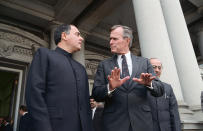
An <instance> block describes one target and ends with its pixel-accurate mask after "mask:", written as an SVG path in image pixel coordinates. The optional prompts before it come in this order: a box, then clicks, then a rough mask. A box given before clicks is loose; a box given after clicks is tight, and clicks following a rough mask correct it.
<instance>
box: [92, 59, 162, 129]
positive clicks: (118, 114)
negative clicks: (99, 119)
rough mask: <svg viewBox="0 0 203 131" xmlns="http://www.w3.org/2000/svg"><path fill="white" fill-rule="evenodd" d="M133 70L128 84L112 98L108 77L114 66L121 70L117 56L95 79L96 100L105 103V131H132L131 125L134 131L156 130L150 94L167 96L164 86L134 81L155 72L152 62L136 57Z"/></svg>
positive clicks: (119, 88)
mask: <svg viewBox="0 0 203 131" xmlns="http://www.w3.org/2000/svg"><path fill="white" fill-rule="evenodd" d="M132 65H133V71H132V75H131V79H130V80H129V82H128V84H126V83H125V84H123V85H122V86H120V87H118V88H117V89H116V90H115V91H114V92H113V93H112V95H111V96H108V93H107V92H108V90H107V84H108V79H107V76H108V75H110V74H111V70H112V69H114V67H119V66H118V63H117V56H116V55H115V56H113V57H112V58H109V59H107V60H104V61H102V62H101V63H100V64H99V66H98V68H97V73H96V76H95V80H94V87H93V92H92V94H93V97H94V98H95V100H96V101H98V102H100V101H105V106H104V111H103V124H104V129H103V131H128V130H129V127H130V125H131V127H132V129H133V131H152V128H153V125H152V115H151V109H150V107H149V102H148V99H147V92H150V93H151V94H153V95H155V96H161V95H162V94H163V88H162V86H163V85H162V83H161V82H160V81H159V80H158V79H156V80H154V81H153V87H154V89H153V90H151V89H149V88H148V87H146V86H144V85H141V84H138V83H136V82H134V81H132V78H134V77H136V78H139V77H140V74H141V73H152V74H153V75H155V74H154V72H153V68H152V66H151V64H150V63H149V60H148V59H146V58H142V57H137V56H134V55H132Z"/></svg>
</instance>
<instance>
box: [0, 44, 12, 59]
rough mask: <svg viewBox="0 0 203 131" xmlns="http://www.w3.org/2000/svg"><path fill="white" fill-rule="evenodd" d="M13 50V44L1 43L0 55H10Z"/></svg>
mask: <svg viewBox="0 0 203 131" xmlns="http://www.w3.org/2000/svg"><path fill="white" fill-rule="evenodd" d="M12 52H13V46H12V45H8V46H7V45H5V44H0V57H6V56H10V55H11V54H12Z"/></svg>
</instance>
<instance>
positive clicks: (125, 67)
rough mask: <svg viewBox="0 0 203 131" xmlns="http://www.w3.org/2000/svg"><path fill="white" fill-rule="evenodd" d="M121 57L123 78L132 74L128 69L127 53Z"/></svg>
mask: <svg viewBox="0 0 203 131" xmlns="http://www.w3.org/2000/svg"><path fill="white" fill-rule="evenodd" d="M121 58H122V59H123V60H122V78H124V77H126V76H130V73H129V70H128V64H127V61H126V57H125V55H122V56H121Z"/></svg>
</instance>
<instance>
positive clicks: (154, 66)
mask: <svg viewBox="0 0 203 131" xmlns="http://www.w3.org/2000/svg"><path fill="white" fill-rule="evenodd" d="M152 67H153V68H154V69H156V68H158V69H159V70H161V69H162V66H156V65H152Z"/></svg>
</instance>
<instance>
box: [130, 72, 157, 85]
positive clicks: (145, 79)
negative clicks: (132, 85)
mask: <svg viewBox="0 0 203 131" xmlns="http://www.w3.org/2000/svg"><path fill="white" fill-rule="evenodd" d="M155 78H156V76H152V74H151V73H141V75H140V78H133V81H135V82H137V83H139V84H142V85H145V86H151V82H152V80H154V79H155Z"/></svg>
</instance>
